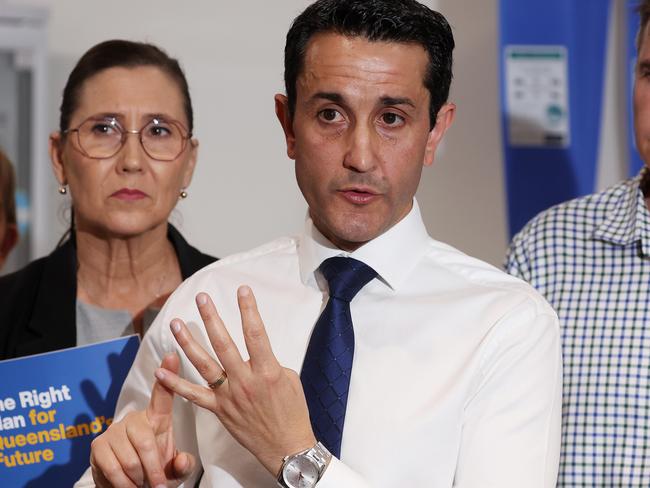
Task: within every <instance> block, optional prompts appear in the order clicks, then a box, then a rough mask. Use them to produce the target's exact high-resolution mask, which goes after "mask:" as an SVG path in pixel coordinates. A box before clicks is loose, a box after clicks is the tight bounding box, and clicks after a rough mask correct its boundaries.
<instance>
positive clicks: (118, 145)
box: [63, 117, 192, 161]
mask: <svg viewBox="0 0 650 488" xmlns="http://www.w3.org/2000/svg"><path fill="white" fill-rule="evenodd" d="M70 132H76V133H77V142H78V145H79V149H80V150H81V153H82V154H84V155H85V156H87V157H89V158H92V159H107V158H111V157H113V156H115V155H116V154H117V153H118V152H120V149H122V146H124V143H125V142H126V136H127V135H129V134H137V135H138V136H139V140H140V144H141V145H142V149H144V152H145V153H147V155H148V156H149V157H150V158H152V159H156V160H158V161H173V160H174V159H176V158H177V157H178V156H180V154H181V153H182V152H183V150H184V149H185V146H186V145H187V141H188V140H189V139H190V138H191V137H192V134H191V133H188V132H187V130H185V128H184V127H183V125H182V124H181V123H180V122H178V121H176V120H166V119H163V118H160V117H154V118H153V119H151V120H150V121H149V122H147V123H146V124H145V125H144V126H143V127H142V128H141V129H140V130H126V129H124V128H123V127H122V126H121V125H120V123H119V122H118V120H117V119H116V118H115V117H104V118H101V117H100V118H96V117H91V118H89V119H86V120H85V121H84V122H82V123H81V125H80V126H79V127H77V128H76V129H66V130H64V131H63V133H64V134H68V133H70Z"/></svg>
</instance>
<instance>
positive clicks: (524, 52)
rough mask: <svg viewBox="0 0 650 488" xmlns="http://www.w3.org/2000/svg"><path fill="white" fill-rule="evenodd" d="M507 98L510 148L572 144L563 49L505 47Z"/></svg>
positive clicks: (566, 71)
mask: <svg viewBox="0 0 650 488" xmlns="http://www.w3.org/2000/svg"><path fill="white" fill-rule="evenodd" d="M504 56H505V79H504V83H505V95H506V112H507V113H506V117H507V121H508V124H507V126H508V142H509V144H510V145H511V146H537V147H566V146H568V145H569V143H570V139H571V134H570V125H569V79H568V78H569V75H568V63H567V49H566V47H564V46H537V45H536V46H517V45H508V46H505V52H504Z"/></svg>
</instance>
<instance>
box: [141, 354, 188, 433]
mask: <svg viewBox="0 0 650 488" xmlns="http://www.w3.org/2000/svg"><path fill="white" fill-rule="evenodd" d="M179 364H180V363H179V359H178V356H177V355H176V354H174V353H171V354H167V355H166V356H165V357H163V360H162V362H161V363H160V367H161V368H165V369H168V370H169V371H172V372H174V373H178V368H179ZM173 406H174V392H173V391H171V390H170V389H168V388H167V387H166V386H164V385H163V384H162V383H160V382H159V381H158V380H156V382H155V383H154V385H153V389H152V390H151V398H150V400H149V405H147V410H146V412H147V418H148V419H149V420H150V421H151V423H152V424H153V425H152V426H153V428H154V430H155V431H156V432H159V431H165V430H167V429H169V428H170V426H171V419H172V410H173Z"/></svg>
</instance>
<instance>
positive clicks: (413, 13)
mask: <svg viewBox="0 0 650 488" xmlns="http://www.w3.org/2000/svg"><path fill="white" fill-rule="evenodd" d="M321 32H334V33H337V34H341V35H344V36H349V37H365V38H366V39H368V40H369V41H385V42H400V43H406V44H418V45H420V46H422V47H423V48H424V49H425V50H426V51H427V53H428V55H429V65H428V67H427V72H426V75H425V79H424V80H423V81H424V85H425V86H426V88H427V89H428V90H429V94H430V98H431V103H430V106H429V118H430V121H431V127H432V128H433V126H434V125H435V121H436V116H437V115H438V111H439V110H440V108H441V107H442V105H443V104H444V103H445V102H446V101H447V98H448V97H449V86H450V85H451V78H452V72H451V68H452V62H453V57H452V51H453V50H454V37H453V35H452V33H451V28H450V27H449V24H448V23H447V20H446V19H445V18H444V17H443V16H442V15H441V14H439V13H438V12H435V11H433V10H431V9H430V8H428V7H426V6H425V5H422V4H421V3H418V2H416V1H415V0H318V1H317V2H315V3H313V4H311V5H310V6H309V7H307V8H306V9H305V10H304V12H302V13H301V14H300V15H299V16H298V17H296V19H295V20H294V21H293V24H292V25H291V28H290V29H289V32H288V33H287V42H286V45H285V49H284V83H285V89H286V91H287V99H288V103H289V112H290V113H291V115H293V113H294V111H295V107H296V80H297V78H298V76H299V75H300V72H301V70H302V68H303V63H304V57H305V51H306V50H307V44H308V43H309V40H310V39H311V38H312V36H314V35H315V34H318V33H321Z"/></svg>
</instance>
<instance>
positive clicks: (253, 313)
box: [237, 286, 279, 369]
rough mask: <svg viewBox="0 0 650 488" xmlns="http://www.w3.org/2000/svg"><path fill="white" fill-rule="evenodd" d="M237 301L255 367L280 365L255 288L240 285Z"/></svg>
mask: <svg viewBox="0 0 650 488" xmlns="http://www.w3.org/2000/svg"><path fill="white" fill-rule="evenodd" d="M237 302H238V303H239V313H240V314H241V323H242V331H243V332H244V341H245V342H246V348H247V349H248V354H249V356H250V362H251V365H252V367H253V369H255V368H256V367H266V366H273V367H275V366H278V365H279V363H278V360H277V358H276V357H275V354H273V349H272V348H271V341H270V340H269V336H268V334H267V333H266V328H265V327H264V322H263V321H262V317H261V316H260V312H259V310H258V309H257V301H256V300H255V295H253V290H251V289H250V288H249V287H248V286H240V287H239V289H238V290H237Z"/></svg>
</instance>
